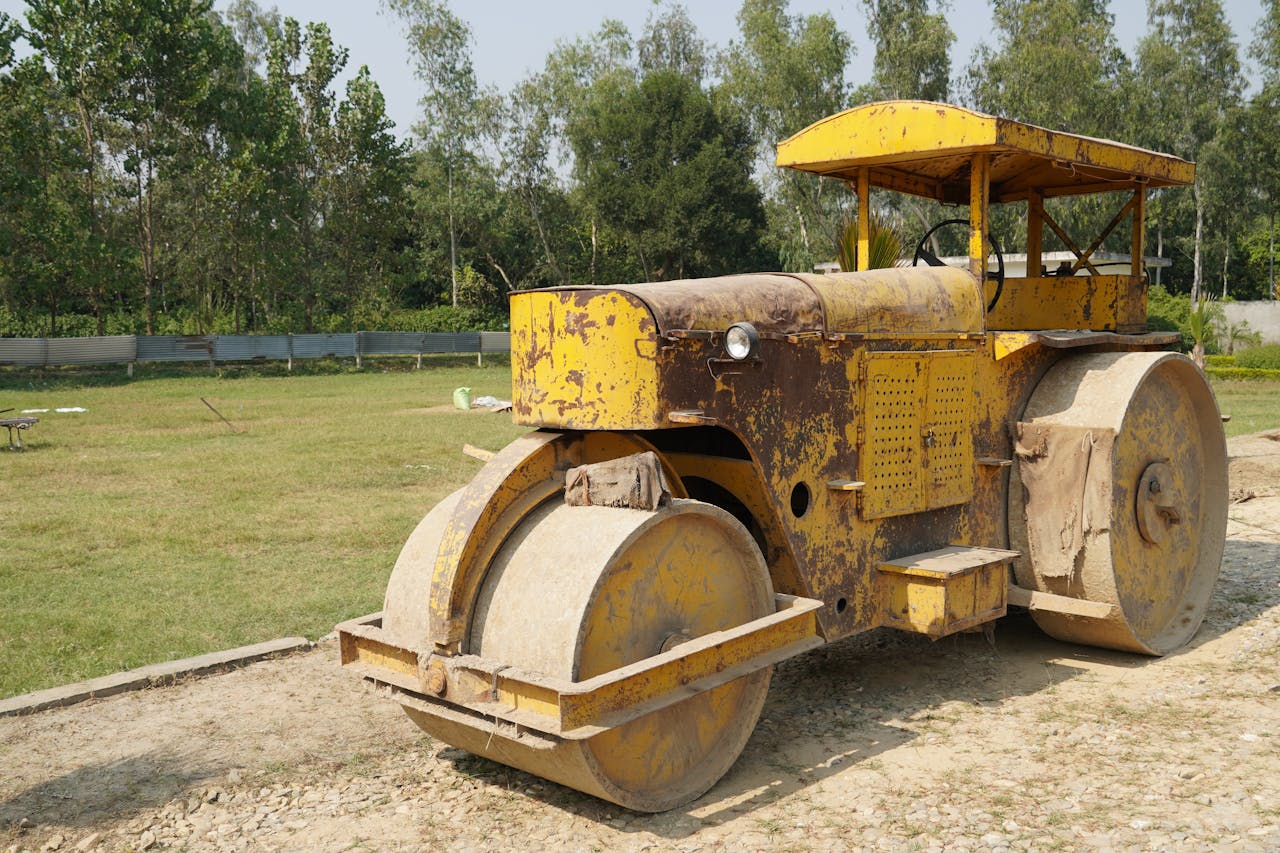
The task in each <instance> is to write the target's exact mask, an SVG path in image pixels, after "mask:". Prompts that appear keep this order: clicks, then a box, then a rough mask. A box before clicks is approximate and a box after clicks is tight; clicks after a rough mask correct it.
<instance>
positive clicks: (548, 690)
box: [337, 594, 825, 740]
mask: <svg viewBox="0 0 1280 853" xmlns="http://www.w3.org/2000/svg"><path fill="white" fill-rule="evenodd" d="M774 598H775V601H776V604H777V611H776V612H774V613H771V614H769V615H768V616H763V617H761V618H759V619H755V620H753V621H751V622H748V623H746V624H745V625H739V626H738V627H736V628H730V629H728V630H725V631H716V632H713V633H711V634H707V635H705V636H702V637H698V638H696V639H693V640H690V641H689V642H687V643H682V644H681V645H679V646H677V647H675V648H673V649H671V650H670V651H667V652H663V653H661V654H657V655H654V656H653V657H649V658H645V659H644V660H641V661H637V662H636V663H633V664H629V665H627V666H624V667H620V668H618V669H615V670H613V671H611V672H606V673H603V674H601V675H598V676H595V677H594V678H589V679H587V680H585V681H580V682H573V681H568V680H566V679H560V678H549V677H547V676H544V675H540V674H538V673H534V672H527V671H523V670H519V669H516V668H514V667H509V666H505V665H503V664H502V663H501V662H497V661H490V660H486V659H484V658H481V657H478V656H476V655H456V656H443V655H438V654H434V653H432V652H430V651H418V650H414V649H407V648H404V647H402V646H399V645H397V644H396V643H394V642H392V641H391V640H390V639H389V638H387V637H386V635H385V634H384V633H383V631H382V614H381V613H373V614H370V615H368V616H364V617H361V618H359V619H353V620H351V621H349V622H344V623H342V624H341V625H339V626H338V629H337V630H338V637H339V642H340V646H341V660H342V666H343V668H344V669H348V670H350V671H352V672H354V673H356V674H358V675H360V676H362V677H364V678H365V679H367V680H369V681H371V682H374V683H375V684H381V685H385V686H387V687H390V688H391V689H392V690H393V691H394V692H398V693H402V694H407V696H408V698H412V699H416V700H419V701H421V700H426V701H427V702H428V703H430V704H439V703H443V704H445V705H451V706H455V707H457V708H460V709H465V710H467V711H470V712H472V713H474V714H479V715H482V716H483V717H487V718H490V719H497V720H503V721H505V722H508V723H512V724H515V725H516V726H520V727H523V728H526V729H531V730H533V731H536V732H541V733H543V734H547V735H552V736H554V737H560V738H565V739H568V740H580V739H583V738H588V737H592V736H593V735H597V734H600V733H601V732H604V731H608V730H609V729H612V728H616V727H617V726H620V725H622V724H623V723H627V722H630V721H631V720H634V719H637V718H639V717H642V716H644V715H646V714H649V713H652V712H654V711H657V710H660V709H662V708H665V707H667V706H669V705H673V704H675V703H676V702H680V701H682V700H684V699H687V698H689V697H690V696H695V695H697V694H698V693H703V692H705V691H707V690H711V689H712V688H715V687H719V686H720V685H722V684H727V683H728V682H730V681H733V680H734V679H737V678H741V677H742V676H744V675H750V674H751V673H752V672H756V671H757V670H760V669H763V668H764V667H767V666H771V665H773V664H775V663H778V662H779V661H783V660H786V659H787V658H789V657H793V656H795V655H798V654H800V653H802V652H805V651H808V650H809V649H812V648H816V647H817V646H820V645H822V644H823V643H824V642H825V640H824V639H823V638H822V636H821V635H820V634H819V630H818V622H817V611H818V609H820V608H821V607H822V606H823V603H822V602H821V601H818V600H816V599H811V598H798V597H796V596H790V595H781V594H778V595H775V596H774Z"/></svg>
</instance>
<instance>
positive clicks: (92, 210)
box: [76, 99, 106, 335]
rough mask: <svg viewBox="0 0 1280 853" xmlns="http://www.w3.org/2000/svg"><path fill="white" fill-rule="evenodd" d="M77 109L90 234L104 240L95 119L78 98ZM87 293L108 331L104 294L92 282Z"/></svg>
mask: <svg viewBox="0 0 1280 853" xmlns="http://www.w3.org/2000/svg"><path fill="white" fill-rule="evenodd" d="M76 109H77V111H78V112H79V113H80V130H81V132H83V133H84V150H85V154H86V155H87V156H88V158H89V168H88V169H87V170H86V172H85V195H87V196H88V197H89V235H90V236H91V237H97V238H98V239H99V240H100V241H101V240H102V234H101V231H102V229H101V227H100V226H99V222H98V187H97V183H96V176H97V171H98V148H97V140H96V139H95V137H94V135H93V120H92V119H91V118H90V116H89V108H88V106H87V105H86V104H85V102H84V101H82V100H79V99H77V100H76ZM87 295H88V297H89V307H90V308H92V309H93V316H94V319H95V320H96V321H97V327H98V334H99V335H102V334H104V333H105V332H106V324H105V322H104V321H103V317H102V299H103V294H102V292H101V290H100V289H99V287H98V285H97V284H90V285H89V288H88V292H87Z"/></svg>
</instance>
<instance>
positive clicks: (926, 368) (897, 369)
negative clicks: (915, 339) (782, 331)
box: [858, 350, 974, 518]
mask: <svg viewBox="0 0 1280 853" xmlns="http://www.w3.org/2000/svg"><path fill="white" fill-rule="evenodd" d="M862 377H863V382H862V406H861V409H862V413H863V419H864V420H863V428H862V431H861V447H860V449H859V453H858V472H859V473H858V479H860V480H862V481H863V482H865V483H866V486H864V487H863V489H862V492H861V497H860V502H859V508H860V512H861V514H862V517H863V518H884V517H886V516H893V515H905V514H907V513H911V512H920V511H923V510H926V509H935V508H937V507H943V506H950V505H952V504H957V503H963V502H964V501H966V500H968V499H969V497H970V496H971V495H972V493H973V421H972V418H973V405H974V400H973V354H972V353H971V352H967V351H952V350H944V351H934V352H877V353H868V354H867V355H866V357H865V358H864V360H863V370H862Z"/></svg>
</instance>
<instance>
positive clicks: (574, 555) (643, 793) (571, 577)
mask: <svg viewBox="0 0 1280 853" xmlns="http://www.w3.org/2000/svg"><path fill="white" fill-rule="evenodd" d="M428 527H429V525H426V523H425V522H424V525H423V528H424V529H425V528H428ZM395 587H396V585H395V584H394V583H393V584H392V586H391V587H390V588H389V593H388V598H387V601H386V611H385V617H384V620H385V622H384V624H385V625H386V626H387V628H388V630H389V631H395V629H396V624H397V622H400V621H403V622H404V623H405V624H409V623H412V622H413V621H414V620H415V619H416V618H417V617H416V616H415V615H414V614H412V613H402V612H400V611H402V610H406V607H405V603H404V602H403V601H397V600H395V597H394V596H393V595H392V594H391V592H390V590H393V589H395ZM405 600H406V601H407V600H408V597H405ZM773 610H774V599H773V590H772V585H771V583H770V581H769V574H768V570H767V568H766V566H765V563H764V559H763V557H762V556H761V554H760V551H759V548H758V547H757V546H756V544H755V542H754V541H753V540H752V538H751V535H750V534H749V533H748V532H747V530H746V529H745V528H744V527H743V526H742V525H741V524H740V523H739V522H738V521H737V520H736V519H734V518H733V517H732V516H730V515H729V514H728V513H726V512H724V511H722V510H720V509H718V508H717V507H714V506H711V505H710V504H705V503H701V502H699V501H691V500H676V501H673V502H672V504H671V505H670V506H667V507H663V508H661V509H659V510H658V511H656V512H646V511H641V510H632V509H617V508H610V507H595V506H590V507H571V506H566V505H564V504H562V503H560V502H559V501H551V502H548V503H546V504H544V505H542V506H541V507H540V508H538V509H537V510H535V511H534V512H533V513H531V514H530V515H529V516H528V517H527V518H525V519H524V520H523V521H522V522H521V523H520V524H519V526H517V527H516V528H515V530H514V531H513V532H512V533H511V535H510V536H509V537H508V538H507V540H506V542H505V543H504V545H503V546H502V548H501V549H500V550H499V552H498V554H497V557H496V558H495V560H494V562H493V564H492V565H491V567H490V570H489V572H488V574H487V575H486V578H485V581H484V583H483V586H482V587H481V590H480V595H479V598H478V600H477V604H476V609H475V612H474V615H473V618H472V621H471V627H470V633H469V637H468V640H467V651H468V652H469V653H471V654H476V655H480V656H482V657H483V658H485V659H487V660H494V661H502V662H503V663H504V664H507V665H509V666H513V667H517V668H519V669H522V670H530V671H533V672H538V673H541V674H544V675H547V676H551V677H554V678H564V679H568V680H570V681H583V680H585V679H588V678H591V677H593V676H596V675H600V674H602V673H606V672H610V671H612V670H615V669H617V668H619V667H622V666H625V665H627V664H630V663H634V662H637V661H640V660H643V659H645V658H649V657H652V656H654V655H656V654H659V653H660V652H663V651H667V650H670V649H671V648H673V647H674V646H676V645H679V644H680V643H682V642H685V641H687V640H690V639H693V638H696V637H700V636H703V635H705V634H709V633H711V632H714V631H719V630H724V629H727V628H732V627H736V626H739V625H743V624H745V623H747V622H750V621H752V620H754V619H757V618H760V617H762V616H765V615H768V614H770V613H772V612H773ZM770 674H771V669H770V668H765V669H761V670H759V671H757V672H754V673H752V674H750V675H747V676H744V677H742V678H739V679H737V680H735V681H731V682H729V683H727V684H724V685H722V686H720V687H716V688H713V689H711V690H709V691H706V692H704V693H700V694H697V695H695V696H692V697H690V698H688V699H685V700H682V701H680V702H678V703H676V704H674V705H671V706H669V707H666V708H664V709H662V710H659V711H655V712H653V713H650V714H648V715H646V716H643V717H640V718H638V719H635V720H632V721H631V722H628V723H624V724H623V725H621V726H619V727H617V728H614V729H610V730H608V731H605V732H603V733H601V734H598V735H594V736H592V737H590V738H587V739H585V740H562V741H555V742H553V743H552V744H551V745H549V744H548V741H547V740H545V739H537V740H535V739H531V738H528V737H527V736H526V737H524V738H521V737H511V736H509V735H510V734H511V732H510V731H506V732H503V731H499V730H498V728H499V727H496V726H494V725H492V724H489V723H488V722H486V721H482V720H471V719H468V718H464V717H462V716H461V715H458V714H448V715H444V714H435V713H432V712H430V711H428V710H424V709H423V708H421V707H410V706H408V705H406V706H405V710H406V712H407V713H408V714H409V716H410V717H411V718H412V719H413V720H414V722H416V723H417V724H418V725H419V726H420V727H421V728H423V729H424V730H425V731H427V732H428V733H429V734H431V735H432V736H434V737H436V738H438V739H440V740H443V741H445V742H447V743H450V744H453V745H455V746H458V747H460V748H462V749H465V750H467V751H469V752H473V753H475V754H477V755H482V756H485V757H487V758H491V759H493V760H495V761H499V762H502V763H504V764H508V765H510V766H512V767H517V768H520V769H522V770H526V771H528V772H530V773H533V774H535V775H538V776H541V777H544V778H547V779H551V780H553V781H556V782H559V783H561V784H564V785H568V786H569V787H572V788H576V789H578V790H580V791H585V792H586V793H588V794H592V795H594V796H597V797H601V798H603V799H606V800H610V801H612V802H615V803H618V804H619V805H622V806H625V807H627V808H630V809H633V810H636V811H663V810H666V809H670V808H674V807H676V806H679V805H682V804H684V803H687V802H690V801H691V800H694V799H696V798H697V797H698V796H700V795H701V794H703V793H704V792H706V791H707V790H708V789H709V788H710V787H711V786H712V785H714V784H715V782H716V781H717V780H718V779H719V778H720V777H721V776H722V775H724V773H725V772H727V771H728V769H729V767H730V766H731V765H732V764H733V762H734V761H735V760H736V759H737V757H738V755H739V754H740V753H741V751H742V749H743V747H744V746H745V745H746V742H747V739H748V738H749V737H750V735H751V731H752V729H753V728H754V727H755V724H756V721H757V720H758V718H759V716H760V711H761V709H762V708H763V705H764V700H765V695H766V693H767V692H768V687H769V679H770Z"/></svg>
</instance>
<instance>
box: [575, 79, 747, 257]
mask: <svg viewBox="0 0 1280 853" xmlns="http://www.w3.org/2000/svg"><path fill="white" fill-rule="evenodd" d="M569 139H570V141H571V143H572V145H573V149H574V154H575V157H576V162H577V164H578V166H577V169H578V174H579V180H580V181H581V183H582V188H583V192H584V194H585V195H586V198H587V199H588V201H589V203H590V205H591V206H592V209H593V210H595V211H596V212H597V213H598V215H599V217H600V219H601V221H602V222H603V223H604V224H605V225H607V226H608V227H610V228H614V229H617V230H618V231H619V232H620V233H621V234H623V235H624V236H625V238H626V239H627V241H628V243H629V245H630V247H631V249H632V251H634V252H635V254H636V256H637V257H638V258H639V259H640V262H641V264H642V266H643V268H644V275H645V278H646V279H647V280H651V281H652V280H658V279H668V278H685V277H688V276H696V275H716V274H721V273H725V272H731V271H736V270H740V269H741V268H742V267H743V265H744V262H748V259H749V258H751V257H752V256H753V255H754V254H755V252H754V251H753V250H754V247H755V245H756V243H757V242H758V239H759V235H760V230H761V227H762V225H763V211H762V209H761V206H760V198H759V194H758V191H757V190H756V188H755V186H754V184H752V182H751V178H750V173H749V168H750V167H749V162H750V156H749V155H750V150H751V144H750V141H749V138H748V137H747V135H746V133H745V132H744V129H742V128H735V127H733V126H732V125H726V124H724V123H723V122H722V121H721V119H720V117H719V116H718V115H717V113H716V111H715V109H714V108H713V106H712V103H711V100H710V98H708V97H707V95H706V94H705V93H704V92H703V91H702V90H701V89H700V88H699V87H698V86H697V84H696V83H695V82H694V81H693V80H691V79H690V78H688V77H685V76H683V75H681V74H678V73H676V72H673V71H656V72H653V73H650V74H648V75H646V76H645V77H644V78H643V79H642V80H641V81H639V83H637V84H626V85H623V86H622V87H616V86H613V85H609V86H604V87H601V88H600V89H598V90H597V91H596V92H595V93H594V97H593V98H592V99H591V101H590V104H589V106H588V108H587V109H586V111H585V112H584V114H583V115H580V116H577V117H575V119H574V120H572V121H571V122H570V125H569ZM588 164H589V167H588Z"/></svg>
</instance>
